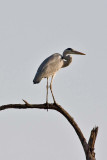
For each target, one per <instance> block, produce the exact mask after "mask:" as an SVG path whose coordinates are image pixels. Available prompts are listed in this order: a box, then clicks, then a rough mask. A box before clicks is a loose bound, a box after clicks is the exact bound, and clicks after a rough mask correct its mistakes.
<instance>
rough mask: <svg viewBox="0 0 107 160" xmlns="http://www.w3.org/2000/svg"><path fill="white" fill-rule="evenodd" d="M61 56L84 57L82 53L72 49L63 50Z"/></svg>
mask: <svg viewBox="0 0 107 160" xmlns="http://www.w3.org/2000/svg"><path fill="white" fill-rule="evenodd" d="M63 54H66V55H67V54H78V55H85V54H84V53H82V52H79V51H76V50H74V49H72V48H67V49H65V50H64V52H63Z"/></svg>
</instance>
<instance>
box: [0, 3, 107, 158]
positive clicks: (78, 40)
mask: <svg viewBox="0 0 107 160" xmlns="http://www.w3.org/2000/svg"><path fill="white" fill-rule="evenodd" d="M68 47H70V48H73V49H75V50H78V51H81V52H83V53H86V56H73V62H72V64H71V65H70V66H69V67H67V68H64V69H61V70H60V71H59V72H58V73H57V74H56V77H55V79H54V82H53V92H54V95H55V98H56V101H57V103H59V104H60V105H61V106H62V107H63V108H65V109H66V110H67V111H68V112H69V113H70V114H71V116H72V117H73V118H74V119H75V120H76V122H77V123H78V125H79V127H80V128H81V130H82V132H83V134H84V136H85V137H86V139H87V140H88V138H89V135H90V131H91V129H92V128H93V127H95V126H99V133H98V137H97V140H96V145H95V152H96V159H97V160H101V159H106V157H107V156H106V152H107V149H106V143H107V138H106V137H107V71H106V70H107V62H106V61H107V1H106V0H94V1H93V0H89V1H88V0H87V1H86V0H81V1H79V0H78V1H77V0H63V1H62V0H54V1H51V0H45V1H43V0H42V1H41V0H35V1H34V0H18V1H14V0H9V1H8V0H1V1H0V90H1V92H0V105H4V104H10V103H12V104H14V103H23V102H22V99H25V100H27V101H28V102H29V103H35V104H38V103H41V104H42V103H45V100H46V80H45V79H43V80H42V81H41V82H40V84H38V85H33V82H32V81H33V78H34V76H35V73H36V71H37V69H38V67H39V65H40V64H41V62H42V61H43V60H44V59H45V58H46V57H48V56H50V55H51V54H53V53H56V52H58V53H61V54H62V52H63V50H64V49H66V48H68ZM49 102H53V101H52V97H51V94H50V95H49ZM0 159H1V160H35V159H37V160H50V159H51V160H71V159H72V160H85V155H84V151H83V148H82V145H81V143H80V141H79V139H78V137H77V135H76V133H75V131H74V129H73V128H72V126H70V124H69V122H68V121H67V120H66V119H65V118H64V117H63V116H62V115H60V114H59V113H57V112H56V111H50V110H49V111H48V112H47V111H46V110H39V109H34V110H30V109H27V110H14V109H10V110H5V111H1V112H0Z"/></svg>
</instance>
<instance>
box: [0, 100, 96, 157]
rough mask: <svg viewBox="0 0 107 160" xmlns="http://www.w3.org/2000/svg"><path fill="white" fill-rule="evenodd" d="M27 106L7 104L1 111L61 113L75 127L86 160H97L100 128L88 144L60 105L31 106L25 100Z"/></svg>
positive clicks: (93, 131)
mask: <svg viewBox="0 0 107 160" xmlns="http://www.w3.org/2000/svg"><path fill="white" fill-rule="evenodd" d="M23 101H24V103H25V104H7V105H2V106H0V111H2V110H5V109H11V108H14V109H28V108H29V109H33V108H38V109H52V110H56V111H58V112H60V113H61V114H62V115H63V116H64V117H65V118H66V119H67V120H68V121H69V123H70V124H71V125H72V126H73V128H74V130H75V131H76V133H77V135H78V137H79V139H80V142H81V144H82V146H83V149H84V152H85V155H86V160H95V153H94V145H95V140H96V137H97V133H98V127H96V128H93V130H92V131H91V135H90V139H89V142H88V143H87V142H86V139H85V137H84V135H83V133H82V131H81V129H80V128H79V127H78V125H77V123H76V122H75V121H74V119H73V118H72V117H71V116H70V114H69V113H68V112H67V111H66V110H65V109H63V108H62V107H61V106H60V105H59V104H48V105H47V104H46V103H44V104H29V103H28V102H27V101H25V100H23Z"/></svg>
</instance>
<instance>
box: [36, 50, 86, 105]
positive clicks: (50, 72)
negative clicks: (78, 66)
mask: <svg viewBox="0 0 107 160" xmlns="http://www.w3.org/2000/svg"><path fill="white" fill-rule="evenodd" d="M71 54H78V55H85V54H84V53H81V52H78V51H75V50H74V49H72V48H67V49H65V50H64V52H63V55H61V54H59V53H55V54H52V55H51V56H49V57H48V58H46V59H45V60H44V61H43V62H42V64H41V65H40V66H39V68H38V70H37V73H36V75H35V77H34V80H33V83H34V84H36V83H39V82H40V81H41V80H42V78H47V87H46V88H47V94H46V103H47V104H48V79H49V77H51V82H50V90H51V94H52V97H53V101H54V103H56V101H55V97H54V95H53V91H52V82H53V77H54V75H55V73H56V72H57V71H58V70H59V69H61V68H64V67H67V66H69V65H70V63H71V62H72V56H71Z"/></svg>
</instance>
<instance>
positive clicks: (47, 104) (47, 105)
mask: <svg viewBox="0 0 107 160" xmlns="http://www.w3.org/2000/svg"><path fill="white" fill-rule="evenodd" d="M46 107H47V112H48V109H49V103H48V102H46Z"/></svg>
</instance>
